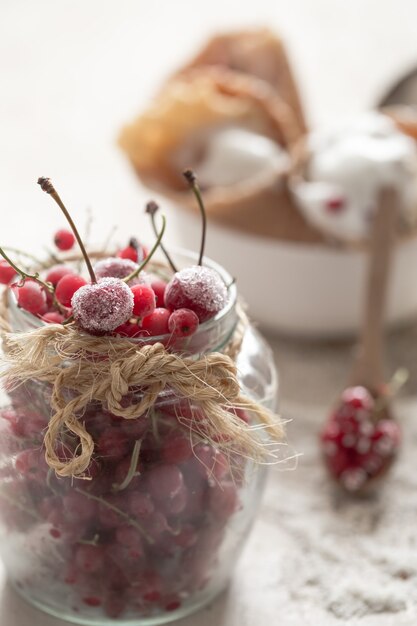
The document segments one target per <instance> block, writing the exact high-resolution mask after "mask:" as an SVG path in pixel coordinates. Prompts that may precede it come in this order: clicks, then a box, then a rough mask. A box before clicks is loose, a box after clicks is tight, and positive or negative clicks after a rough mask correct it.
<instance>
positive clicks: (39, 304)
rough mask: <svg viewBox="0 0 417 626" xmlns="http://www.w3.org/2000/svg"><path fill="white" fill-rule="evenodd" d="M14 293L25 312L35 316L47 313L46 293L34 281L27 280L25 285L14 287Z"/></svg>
mask: <svg viewBox="0 0 417 626" xmlns="http://www.w3.org/2000/svg"><path fill="white" fill-rule="evenodd" d="M13 292H14V294H15V296H16V299H17V303H18V305H19V306H20V307H21V308H22V309H25V311H28V312H29V313H33V315H43V314H44V313H46V294H45V291H44V289H43V288H42V287H41V285H39V284H38V283H37V282H35V281H34V280H26V281H25V282H24V284H23V285H18V284H15V285H13Z"/></svg>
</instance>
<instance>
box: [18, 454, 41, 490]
mask: <svg viewBox="0 0 417 626" xmlns="http://www.w3.org/2000/svg"><path fill="white" fill-rule="evenodd" d="M15 467H16V470H17V471H18V472H19V474H22V476H25V477H26V478H28V479H30V480H34V481H36V482H41V483H43V482H44V481H46V476H47V473H48V469H49V468H48V466H47V464H46V461H45V456H44V453H43V452H42V451H41V450H38V449H28V450H23V451H22V452H19V454H18V455H17V457H16V461H15Z"/></svg>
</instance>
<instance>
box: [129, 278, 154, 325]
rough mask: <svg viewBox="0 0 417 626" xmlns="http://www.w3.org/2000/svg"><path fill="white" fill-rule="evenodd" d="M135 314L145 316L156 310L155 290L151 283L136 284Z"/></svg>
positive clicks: (133, 290) (134, 288)
mask: <svg viewBox="0 0 417 626" xmlns="http://www.w3.org/2000/svg"><path fill="white" fill-rule="evenodd" d="M131 289H132V293H133V315H136V316H137V317H140V318H143V317H146V316H147V315H150V314H151V313H153V312H154V310H155V306H156V300H155V292H154V290H153V289H152V287H150V286H149V285H134V286H133V287H132V288H131Z"/></svg>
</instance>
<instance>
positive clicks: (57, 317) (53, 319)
mask: <svg viewBox="0 0 417 626" xmlns="http://www.w3.org/2000/svg"><path fill="white" fill-rule="evenodd" d="M42 320H43V321H44V322H47V323H48V324H62V322H63V321H64V320H65V317H64V316H63V315H61V313H58V311H50V312H49V313H45V315H42Z"/></svg>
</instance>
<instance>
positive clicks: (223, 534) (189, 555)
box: [0, 253, 277, 626]
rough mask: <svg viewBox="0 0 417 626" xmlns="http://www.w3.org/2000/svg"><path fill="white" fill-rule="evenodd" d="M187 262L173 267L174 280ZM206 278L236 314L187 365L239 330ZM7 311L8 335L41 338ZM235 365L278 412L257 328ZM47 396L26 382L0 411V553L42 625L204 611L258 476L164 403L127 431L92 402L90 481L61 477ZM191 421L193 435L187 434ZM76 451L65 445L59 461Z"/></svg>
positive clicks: (198, 343)
mask: <svg viewBox="0 0 417 626" xmlns="http://www.w3.org/2000/svg"><path fill="white" fill-rule="evenodd" d="M193 262H195V259H194V257H193V256H192V255H189V254H186V253H181V254H177V255H176V263H177V264H178V265H179V266H180V267H182V266H186V265H191V264H192V263H193ZM207 264H208V265H210V266H211V267H214V268H215V269H216V270H217V271H218V272H219V273H220V274H221V276H222V277H223V280H224V281H225V284H227V285H229V284H230V285H231V286H230V287H229V294H230V298H229V303H228V306H227V307H226V308H225V309H224V310H223V311H222V312H221V313H220V314H219V315H218V316H217V317H216V318H214V319H212V320H209V321H208V322H205V323H204V324H202V325H201V326H200V327H199V329H198V331H197V332H196V334H195V335H194V336H192V337H191V338H188V339H187V340H184V341H183V342H182V343H181V345H178V346H175V347H174V348H172V346H171V349H175V350H178V351H179V352H180V353H181V354H184V353H187V354H188V355H195V356H196V357H198V356H201V355H202V354H205V353H209V352H215V351H222V349H224V347H225V346H226V345H227V344H228V342H229V341H230V339H231V337H232V336H233V333H234V331H235V328H236V324H237V321H238V315H237V300H236V296H237V294H236V288H235V286H234V284H232V283H233V281H232V279H231V277H230V276H229V275H228V274H227V273H226V272H225V271H224V270H223V269H222V268H220V267H219V266H217V265H216V264H214V263H212V262H208V263H207ZM9 300H10V301H9V311H8V314H9V323H10V325H11V327H12V329H13V330H14V331H16V332H20V331H28V330H31V329H34V328H36V327H37V326H39V323H38V321H37V320H36V319H35V318H34V317H33V316H31V315H29V314H27V313H26V312H25V311H23V310H21V309H19V308H18V307H17V306H16V304H15V302H14V300H13V296H12V295H10V298H9ZM159 339H161V340H162V341H165V343H166V342H167V340H168V338H167V337H161V338H159ZM115 340H117V339H115ZM155 340H156V338H155V337H153V338H152V339H151V341H152V342H155ZM132 341H134V340H133V339H132ZM141 341H142V340H141ZM236 362H237V367H238V370H239V377H240V378H239V380H240V384H241V387H242V390H243V391H244V393H245V394H247V395H249V396H251V397H252V398H253V399H256V400H257V401H259V402H260V403H262V404H263V405H264V406H266V407H268V408H270V409H275V403H276V395H277V377H276V373H275V369H274V365H273V360H272V355H271V351H270V349H269V348H268V346H267V344H266V343H265V341H264V340H263V339H262V337H261V336H260V335H259V333H258V332H257V331H256V330H255V329H254V328H252V327H251V326H249V327H247V328H246V330H245V333H244V337H243V341H242V344H241V347H240V351H239V354H238V356H237V359H236ZM50 393H51V389H50V387H49V386H48V385H47V384H45V383H40V382H37V381H30V382H29V383H25V384H24V385H21V386H20V387H18V388H17V389H15V390H14V391H9V398H10V406H8V407H7V408H5V409H3V410H2V411H1V417H0V448H1V449H0V505H1V508H0V532H1V535H0V551H1V557H2V558H3V561H4V563H5V566H6V570H7V574H8V578H9V580H10V582H11V583H12V585H13V586H14V587H15V588H16V589H17V591H18V592H19V593H20V594H21V595H22V596H23V597H25V598H26V599H27V600H28V601H29V602H31V603H32V604H34V605H36V606H37V607H39V608H40V609H42V610H44V611H45V612H47V613H50V614H52V615H55V616H57V617H60V618H64V619H67V620H69V621H73V622H75V623H78V624H91V625H98V624H116V623H117V624H125V625H127V624H131V625H133V624H136V625H142V626H144V625H150V624H162V623H165V622H169V621H172V620H175V619H178V618H180V617H182V616H184V615H187V614H189V613H191V612H193V611H195V610H197V609H198V608H199V607H201V606H203V605H204V604H206V603H207V602H209V601H210V600H211V599H212V598H213V597H214V596H216V595H217V594H218V593H219V592H220V591H221V590H222V589H223V588H224V587H225V586H226V584H227V582H228V579H229V577H230V575H231V572H232V568H233V566H234V564H235V562H236V559H237V557H238V554H239V552H240V550H241V548H242V546H243V543H244V540H245V537H246V535H247V533H248V531H249V529H250V526H251V523H252V522H253V520H254V517H255V514H256V511H257V508H258V505H259V500H260V497H261V494H262V488H263V484H264V479H265V469H264V467H263V466H258V465H255V463H253V462H252V461H250V460H248V459H244V458H243V457H241V456H239V455H237V454H236V455H234V454H230V455H229V456H226V455H225V454H224V453H223V452H221V451H220V450H219V449H218V448H217V446H216V445H215V444H213V443H209V442H208V441H206V440H205V438H204V416H203V415H201V411H200V412H199V408H198V407H197V406H191V405H190V403H189V402H188V401H187V400H185V399H183V398H178V397H175V396H174V395H173V394H172V393H171V392H169V391H167V392H164V393H162V394H161V395H160V397H159V398H158V400H157V402H156V404H155V406H154V408H153V409H152V410H151V411H150V412H149V414H147V415H145V416H140V417H138V419H133V420H126V419H124V418H121V417H117V416H115V415H112V414H111V413H109V412H108V411H107V410H106V409H105V408H104V407H103V406H101V405H100V404H99V403H97V402H94V401H92V402H91V403H90V404H89V405H88V406H87V408H86V410H85V413H84V414H83V415H82V416H79V419H81V420H83V422H84V424H85V427H86V429H87V430H88V432H89V433H90V434H91V436H92V437H93V440H94V443H95V454H94V457H93V461H92V462H91V464H90V467H89V469H88V472H87V474H88V478H89V480H81V479H71V478H60V477H57V476H56V475H55V473H54V472H53V470H51V469H50V468H48V466H47V464H46V461H45V459H44V450H43V436H44V432H45V428H46V427H47V425H48V420H49V419H50V415H51V407H50ZM138 394H139V392H137V393H135V392H134V393H133V394H130V396H129V398H126V403H129V402H132V401H136V400H137V398H138ZM237 414H238V415H239V417H241V419H243V420H250V419H251V418H250V416H249V415H247V414H246V413H245V412H243V411H237ZM195 420H199V427H198V434H197V432H195V429H193V430H192V429H191V428H190V426H192V425H193V424H195ZM76 448H77V442H76V441H74V439H72V438H71V436H69V435H65V436H64V439H63V443H62V444H61V454H62V458H66V455H68V454H72V453H74V451H75V450H76Z"/></svg>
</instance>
